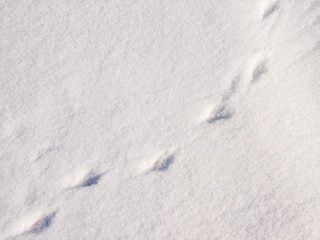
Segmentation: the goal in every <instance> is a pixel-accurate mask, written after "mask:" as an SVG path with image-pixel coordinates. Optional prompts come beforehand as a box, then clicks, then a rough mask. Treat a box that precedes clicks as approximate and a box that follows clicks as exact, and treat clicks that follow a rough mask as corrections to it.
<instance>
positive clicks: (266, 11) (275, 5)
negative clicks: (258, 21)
mask: <svg viewBox="0 0 320 240" xmlns="http://www.w3.org/2000/svg"><path fill="white" fill-rule="evenodd" d="M278 9H279V2H278V1H276V2H272V3H270V4H268V5H267V6H266V7H265V9H264V12H263V19H266V18H268V17H269V16H270V15H271V14H273V13H274V12H276V11H277V10H278Z"/></svg>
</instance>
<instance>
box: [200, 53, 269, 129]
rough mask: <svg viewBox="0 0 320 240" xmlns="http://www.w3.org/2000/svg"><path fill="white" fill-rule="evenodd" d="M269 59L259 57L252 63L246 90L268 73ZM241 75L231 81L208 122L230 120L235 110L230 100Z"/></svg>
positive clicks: (237, 86)
mask: <svg viewBox="0 0 320 240" xmlns="http://www.w3.org/2000/svg"><path fill="white" fill-rule="evenodd" d="M266 63H267V60H266V59H265V58H261V57H259V58H257V59H256V60H255V61H254V64H252V67H251V70H250V72H251V74H249V76H246V78H247V80H246V82H247V83H248V84H247V86H245V87H246V88H247V90H246V91H248V89H249V88H250V85H251V84H255V83H256V82H258V81H259V80H260V79H261V78H263V76H264V75H265V74H266V73H267V71H268V69H267V64H266ZM240 80H241V78H240V76H236V77H234V79H233V80H232V81H231V84H230V87H229V89H228V90H227V91H226V93H225V94H224V96H223V97H222V99H221V102H220V104H218V106H216V107H215V108H214V109H213V110H212V111H211V112H210V113H209V115H208V117H207V118H206V120H205V121H206V122H207V123H209V124H214V123H216V122H220V121H222V120H229V119H231V118H232V116H233V111H232V107H231V104H230V100H231V99H232V98H233V97H234V96H235V95H236V94H237V92H238V90H239V89H238V88H239V85H240ZM246 91H245V92H246Z"/></svg>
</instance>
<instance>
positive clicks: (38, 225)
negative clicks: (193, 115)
mask: <svg viewBox="0 0 320 240" xmlns="http://www.w3.org/2000/svg"><path fill="white" fill-rule="evenodd" d="M278 8H279V1H276V2H273V3H271V4H269V5H267V7H266V8H265V10H264V12H263V17H262V18H263V19H266V18H268V17H269V16H270V15H272V14H273V13H274V12H276V11H277V10H278ZM266 63H267V61H266V60H265V59H263V60H257V61H255V63H254V64H253V67H252V69H251V76H250V77H251V79H250V80H249V81H247V82H248V83H249V85H250V84H255V83H256V82H258V81H259V80H260V79H261V78H262V77H263V75H264V74H266V73H267V64H266ZM240 81H241V77H240V76H236V77H234V78H233V79H232V81H231V83H230V87H229V89H228V90H227V91H226V93H225V94H224V95H223V97H222V99H221V102H220V104H219V105H218V106H217V107H215V108H214V109H213V110H212V111H211V112H210V114H209V116H208V117H207V118H206V120H205V121H206V122H207V123H209V124H214V123H216V122H220V121H226V120H230V119H231V118H232V116H233V111H232V108H231V107H230V100H231V99H232V98H233V97H234V95H236V94H237V92H238V88H239V85H240ZM51 150H52V149H49V150H48V151H47V152H41V153H39V156H38V157H37V160H39V159H40V158H42V157H43V155H44V154H47V153H49V152H51ZM174 161H175V152H165V153H163V154H162V155H160V156H159V157H157V158H154V159H151V160H150V161H149V163H148V164H147V165H146V166H144V168H143V171H142V173H145V174H148V173H152V172H153V173H162V172H165V171H167V170H168V169H169V168H170V167H171V166H172V164H173V163H174ZM104 174H105V173H97V172H94V171H92V170H90V171H88V172H87V173H86V174H79V175H78V176H75V177H74V179H73V180H72V181H71V182H72V183H70V184H69V186H68V187H67V189H81V188H87V187H92V186H94V185H97V184H98V183H99V181H100V180H101V178H102V176H103V175H104ZM57 214H58V211H54V212H51V213H49V214H43V215H41V216H40V217H39V218H37V219H36V220H35V221H33V222H31V224H29V227H24V230H23V231H22V233H21V231H20V233H19V232H16V234H13V236H18V235H23V234H41V233H42V232H43V231H45V230H47V229H48V228H49V227H50V226H51V225H52V224H53V223H54V220H55V218H56V216H57Z"/></svg>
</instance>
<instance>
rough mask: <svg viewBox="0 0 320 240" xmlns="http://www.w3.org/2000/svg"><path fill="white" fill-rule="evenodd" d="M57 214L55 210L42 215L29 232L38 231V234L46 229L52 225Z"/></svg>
mask: <svg viewBox="0 0 320 240" xmlns="http://www.w3.org/2000/svg"><path fill="white" fill-rule="evenodd" d="M56 214H57V213H56V212H53V213H50V214H48V215H44V216H42V217H40V218H39V219H38V220H37V221H36V222H35V223H34V224H33V225H32V226H31V228H30V229H29V230H28V231H27V232H28V233H36V234H39V233H41V232H43V231H44V230H46V229H47V228H48V227H50V226H51V224H52V222H53V220H54V218H55V216H56Z"/></svg>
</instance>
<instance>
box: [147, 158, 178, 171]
mask: <svg viewBox="0 0 320 240" xmlns="http://www.w3.org/2000/svg"><path fill="white" fill-rule="evenodd" d="M173 161H174V155H173V154H169V155H168V154H164V155H162V156H161V157H159V158H158V160H157V161H156V162H155V163H154V164H153V166H152V168H151V169H150V170H151V171H160V172H163V171H166V170H168V168H169V166H170V165H171V164H172V163H173Z"/></svg>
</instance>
